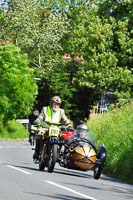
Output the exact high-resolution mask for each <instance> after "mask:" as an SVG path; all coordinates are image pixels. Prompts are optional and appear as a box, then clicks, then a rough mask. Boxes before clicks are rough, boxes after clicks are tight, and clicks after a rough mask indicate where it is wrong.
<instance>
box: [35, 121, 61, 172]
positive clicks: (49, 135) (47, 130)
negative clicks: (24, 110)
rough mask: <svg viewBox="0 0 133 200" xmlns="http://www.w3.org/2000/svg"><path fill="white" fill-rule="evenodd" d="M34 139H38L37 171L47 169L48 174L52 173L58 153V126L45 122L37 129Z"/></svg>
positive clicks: (59, 142)
mask: <svg viewBox="0 0 133 200" xmlns="http://www.w3.org/2000/svg"><path fill="white" fill-rule="evenodd" d="M36 137H38V138H40V144H39V145H40V152H39V170H41V171H42V170H44V168H45V167H47V168H48V172H53V171H54V167H55V164H56V162H57V160H58V156H59V152H60V145H61V141H60V124H55V123H50V122H47V125H46V126H44V127H43V126H41V127H39V128H37V135H36Z"/></svg>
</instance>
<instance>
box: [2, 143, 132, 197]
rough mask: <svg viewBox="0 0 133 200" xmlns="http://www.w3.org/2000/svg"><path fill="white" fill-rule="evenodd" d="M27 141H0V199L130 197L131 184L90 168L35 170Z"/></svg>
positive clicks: (58, 167) (57, 166)
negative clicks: (97, 172) (82, 170)
mask: <svg viewBox="0 0 133 200" xmlns="http://www.w3.org/2000/svg"><path fill="white" fill-rule="evenodd" d="M31 149H32V147H31V146H30V144H29V143H28V142H27V141H22V142H0V200H85V199H88V200H131V199H133V185H129V184H124V183H122V182H119V181H117V180H115V179H111V178H109V177H107V176H104V175H102V176H101V178H100V179H99V180H95V179H94V178H93V172H92V171H88V172H81V171H76V170H67V169H65V168H61V167H60V166H59V165H58V164H57V165H56V167H55V171H54V172H53V173H48V172H47V170H45V171H39V170H38V164H35V163H34V162H33V161H32V154H33V151H32V150H31Z"/></svg>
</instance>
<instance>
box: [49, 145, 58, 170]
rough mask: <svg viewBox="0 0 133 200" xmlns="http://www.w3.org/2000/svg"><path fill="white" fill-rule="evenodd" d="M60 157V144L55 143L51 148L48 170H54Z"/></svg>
mask: <svg viewBox="0 0 133 200" xmlns="http://www.w3.org/2000/svg"><path fill="white" fill-rule="evenodd" d="M57 159H58V145H57V144H53V145H52V146H51V149H50V155H49V160H48V172H53V171H54V167H55V164H56V162H57Z"/></svg>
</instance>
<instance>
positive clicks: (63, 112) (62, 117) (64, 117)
mask: <svg viewBox="0 0 133 200" xmlns="http://www.w3.org/2000/svg"><path fill="white" fill-rule="evenodd" d="M61 119H62V120H63V121H64V122H65V123H66V124H71V122H70V120H69V119H68V118H67V116H66V114H65V111H64V109H61Z"/></svg>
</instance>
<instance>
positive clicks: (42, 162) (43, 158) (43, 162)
mask: <svg viewBox="0 0 133 200" xmlns="http://www.w3.org/2000/svg"><path fill="white" fill-rule="evenodd" d="M45 166H46V145H45V144H44V145H43V148H42V151H41V154H40V156H39V170H41V171H43V170H44V168H45Z"/></svg>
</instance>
